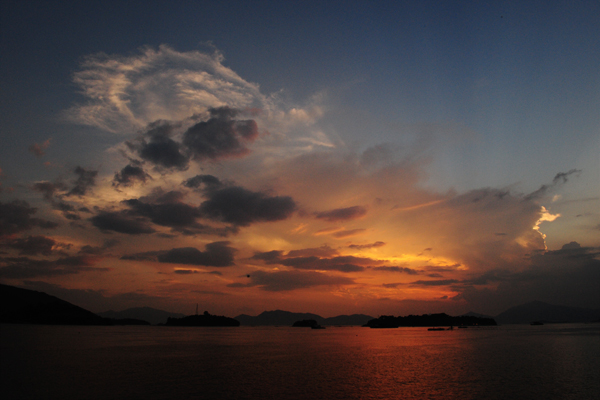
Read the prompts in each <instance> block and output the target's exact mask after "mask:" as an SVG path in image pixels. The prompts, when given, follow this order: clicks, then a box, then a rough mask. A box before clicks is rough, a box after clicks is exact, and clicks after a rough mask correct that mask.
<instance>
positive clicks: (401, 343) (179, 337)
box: [0, 324, 600, 399]
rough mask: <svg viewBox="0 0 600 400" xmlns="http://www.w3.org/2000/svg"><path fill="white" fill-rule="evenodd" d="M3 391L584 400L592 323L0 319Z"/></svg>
mask: <svg viewBox="0 0 600 400" xmlns="http://www.w3.org/2000/svg"><path fill="white" fill-rule="evenodd" d="M0 350H1V354H0V365H1V371H0V372H1V375H0V379H1V381H0V384H1V389H0V390H1V391H0V395H2V394H8V396H2V397H3V398H4V399H7V398H10V399H19V398H22V399H32V398H43V399H121V398H127V399H170V398H178V399H445V398H463V399H475V398H477V399H481V398H487V399H507V398H511V397H513V398H528V399H594V398H598V396H600V379H599V378H598V377H600V324H589V325H577V324H565V325H544V326H529V325H526V326H516V325H515V326H502V327H494V328H469V329H455V330H453V331H442V332H429V331H427V330H426V328H398V329H369V328H360V327H328V328H327V329H325V330H311V329H306V328H287V327H285V328H275V327H239V328H185V327H133V326H131V327H72V326H68V327H63V326H31V325H0Z"/></svg>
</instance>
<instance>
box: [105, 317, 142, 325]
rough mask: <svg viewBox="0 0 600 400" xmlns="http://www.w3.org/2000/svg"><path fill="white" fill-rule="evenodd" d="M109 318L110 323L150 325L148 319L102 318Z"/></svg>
mask: <svg viewBox="0 0 600 400" xmlns="http://www.w3.org/2000/svg"><path fill="white" fill-rule="evenodd" d="M104 319H107V320H109V321H110V322H111V323H110V325H152V324H151V323H150V322H148V321H144V320H142V319H137V318H104Z"/></svg>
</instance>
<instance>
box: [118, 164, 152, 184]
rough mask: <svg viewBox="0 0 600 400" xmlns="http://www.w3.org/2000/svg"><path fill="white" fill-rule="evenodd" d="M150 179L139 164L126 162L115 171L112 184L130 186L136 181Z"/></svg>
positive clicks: (143, 181) (142, 181)
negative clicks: (120, 168)
mask: <svg viewBox="0 0 600 400" xmlns="http://www.w3.org/2000/svg"><path fill="white" fill-rule="evenodd" d="M148 179H150V175H148V174H147V173H146V171H144V169H143V168H142V167H140V166H139V165H132V164H131V163H130V164H127V165H126V166H125V167H123V169H122V170H121V171H120V172H116V173H115V177H114V179H113V185H114V186H117V187H119V186H132V185H134V184H135V183H136V182H141V183H145V182H146V180H148Z"/></svg>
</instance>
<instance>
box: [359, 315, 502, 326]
mask: <svg viewBox="0 0 600 400" xmlns="http://www.w3.org/2000/svg"><path fill="white" fill-rule="evenodd" d="M494 325H496V321H494V320H493V319H492V318H479V317H471V316H460V317H452V316H450V315H448V314H444V313H440V314H423V315H408V316H406V317H394V316H391V315H382V316H381V317H379V318H375V319H372V320H370V321H369V322H367V323H366V324H365V326H368V327H370V328H398V327H400V326H431V327H434V326H494Z"/></svg>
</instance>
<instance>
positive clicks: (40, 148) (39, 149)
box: [29, 139, 50, 158]
mask: <svg viewBox="0 0 600 400" xmlns="http://www.w3.org/2000/svg"><path fill="white" fill-rule="evenodd" d="M49 146H50V139H47V140H46V141H45V142H44V143H42V144H39V143H34V144H32V145H31V146H29V151H30V152H32V153H33V154H34V155H35V156H36V157H38V158H40V157H42V156H44V154H46V149H47V148H48V147H49Z"/></svg>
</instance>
